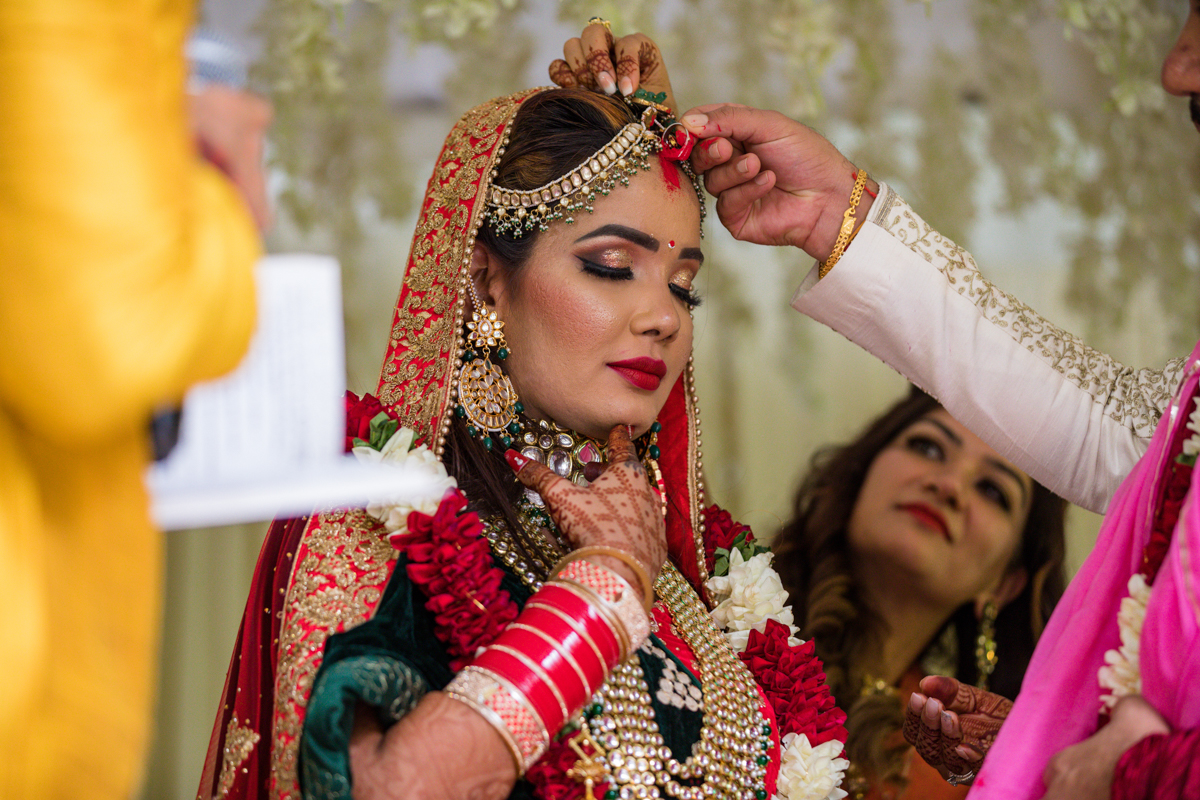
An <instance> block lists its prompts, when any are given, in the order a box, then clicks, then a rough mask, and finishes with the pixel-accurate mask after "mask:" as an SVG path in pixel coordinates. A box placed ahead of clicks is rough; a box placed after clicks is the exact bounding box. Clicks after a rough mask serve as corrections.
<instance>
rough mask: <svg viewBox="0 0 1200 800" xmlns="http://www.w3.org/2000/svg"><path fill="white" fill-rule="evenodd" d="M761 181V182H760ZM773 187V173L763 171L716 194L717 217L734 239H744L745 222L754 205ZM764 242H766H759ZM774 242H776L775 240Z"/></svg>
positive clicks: (747, 220) (749, 216) (750, 214)
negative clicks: (739, 184)
mask: <svg viewBox="0 0 1200 800" xmlns="http://www.w3.org/2000/svg"><path fill="white" fill-rule="evenodd" d="M760 181H761V182H760ZM774 187H775V173H774V172H770V171H768V172H763V173H760V174H759V175H758V177H756V178H755V179H754V180H752V181H748V182H746V183H743V184H742V185H741V186H735V187H734V188H732V189H726V190H725V191H723V192H721V194H720V195H718V196H717V217H718V218H720V220H721V224H722V225H724V226H725V227H726V228H728V229H729V232H730V233H732V234H733V237H734V238H735V239H744V238H745V236H746V235H749V234H745V233H744V231H745V227H746V223H747V222H749V221H750V218H751V216H752V212H753V211H754V205H755V203H757V202H758V201H759V200H761V199H762V198H763V197H765V196H766V195H767V193H768V192H770V191H771V189H773V188H774ZM760 244H766V242H760ZM774 244H778V242H775V243H774Z"/></svg>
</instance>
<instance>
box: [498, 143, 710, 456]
mask: <svg viewBox="0 0 1200 800" xmlns="http://www.w3.org/2000/svg"><path fill="white" fill-rule="evenodd" d="M670 169H674V167H670ZM594 209H595V210H594V212H593V213H591V214H588V213H586V212H583V213H580V214H578V215H576V217H575V223H574V224H572V225H567V224H565V223H563V222H561V221H560V222H556V223H554V224H552V225H551V226H550V228H549V230H547V231H545V232H543V233H542V234H541V235H540V236H539V238H538V240H537V242H536V243H535V244H534V247H533V251H532V254H531V257H530V258H529V260H528V261H527V262H526V264H525V265H524V267H522V268H521V269H520V270H519V271H517V272H516V273H515V274H513V275H508V274H506V273H504V272H503V271H500V270H489V271H488V275H489V278H488V280H487V285H486V292H487V294H488V295H490V296H491V299H492V301H493V302H494V304H495V309H496V312H497V314H498V315H499V317H500V319H501V320H502V321H503V322H504V332H505V335H506V337H507V339H508V343H509V350H510V351H511V355H510V356H509V358H508V359H507V361H506V362H505V367H506V368H507V370H508V373H509V376H510V378H511V379H512V382H513V386H514V388H515V389H516V390H517V394H518V396H519V397H520V399H521V402H522V403H523V404H524V405H525V411H526V413H527V414H529V415H530V416H532V417H533V418H535V419H550V420H553V421H555V422H557V423H559V424H560V425H563V426H565V427H567V428H569V429H571V430H574V431H577V432H579V433H582V434H585V435H587V436H592V437H595V438H598V439H601V440H603V439H604V438H605V437H607V436H608V433H609V431H610V430H611V429H612V427H613V426H615V425H618V424H625V425H632V426H633V428H634V435H635V436H636V435H640V434H641V433H644V432H645V431H646V430H647V429H648V428H649V427H650V425H651V423H653V422H654V419H655V417H657V416H658V412H659V410H660V409H662V407H663V404H664V403H665V402H666V399H667V395H668V394H669V393H670V391H671V387H672V386H674V384H675V381H676V379H677V378H678V377H679V375H680V373H681V372H682V371H683V369H684V367H685V366H686V365H687V360H688V356H689V355H690V354H691V352H692V319H691V315H690V314H689V311H690V309H691V307H692V306H693V305H694V304H695V302H696V300H695V295H694V290H693V288H692V287H693V284H694V282H695V279H696V273H697V272H698V271H699V269H700V264H701V262H702V261H703V259H704V256H703V254H702V253H701V251H700V204H699V202H698V200H697V198H696V193H695V192H694V191H692V188H691V185H690V183H689V181H688V180H687V178H686V177H685V176H683V175H682V174H680V175H679V180H678V181H672V182H668V180H666V179H665V178H664V177H663V174H662V168H661V166H660V164H659V163H658V161H657V159H656V160H654V162H653V166H652V168H651V171H650V172H644V173H639V174H638V175H637V176H636V177H634V178H633V179H631V180H630V183H629V186H627V187H621V186H618V187H616V188H615V189H614V190H613V191H612V193H611V194H609V195H608V196H607V197H597V199H596V202H595V204H594Z"/></svg>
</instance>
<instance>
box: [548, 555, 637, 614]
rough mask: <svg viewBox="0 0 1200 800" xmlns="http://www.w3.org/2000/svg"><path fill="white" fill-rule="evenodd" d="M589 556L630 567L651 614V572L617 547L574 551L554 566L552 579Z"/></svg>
mask: <svg viewBox="0 0 1200 800" xmlns="http://www.w3.org/2000/svg"><path fill="white" fill-rule="evenodd" d="M588 556H609V557H610V558H615V559H616V560H617V561H620V562H621V563H622V564H624V565H625V566H627V567H629V569H631V570H633V574H634V576H635V577H636V578H637V579H638V583H639V584H640V585H641V589H642V605H643V606H645V607H646V613H647V614H649V613H650V609H652V608H654V582H653V581H651V580H650V571H649V570H647V569H646V568H645V567H644V566H643V565H642V562H640V561H638V560H637V559H636V558H634V557H633V556H632V555H630V554H629V553H626V552H625V551H624V550H618V549H617V548H615V547H604V546H603V545H598V544H594V545H589V546H587V547H581V548H579V549H578V550H572V551H571V552H569V553H567V554H566V555H565V556H563V557H562V558H561V559H560V560H559V562H558V563H557V564H555V565H554V571H553V572H552V573H551V574H550V577H552V578H553V577H554V576H555V575H557V574H558V573H560V572H562V569H563V567H565V566H566V565H567V564H569V563H571V562H572V561H579V560H580V559H583V558H587V557H588Z"/></svg>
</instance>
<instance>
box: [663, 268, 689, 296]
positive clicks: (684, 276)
mask: <svg viewBox="0 0 1200 800" xmlns="http://www.w3.org/2000/svg"><path fill="white" fill-rule="evenodd" d="M693 278H695V273H694V272H692V270H690V269H681V270H679V271H678V272H676V273H675V274H674V275H672V276H671V280H669V281H668V283H670V284H671V285H672V286H678V287H679V288H680V289H686V290H687V291H689V292H690V291H691V290H692V279H693Z"/></svg>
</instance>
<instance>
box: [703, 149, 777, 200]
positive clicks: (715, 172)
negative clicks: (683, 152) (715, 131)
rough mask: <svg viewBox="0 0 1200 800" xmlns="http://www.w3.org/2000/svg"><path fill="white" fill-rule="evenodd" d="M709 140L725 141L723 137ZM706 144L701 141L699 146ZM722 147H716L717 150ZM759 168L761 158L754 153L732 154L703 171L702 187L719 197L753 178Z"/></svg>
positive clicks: (756, 175) (760, 167)
mask: <svg viewBox="0 0 1200 800" xmlns="http://www.w3.org/2000/svg"><path fill="white" fill-rule="evenodd" d="M709 141H715V142H718V143H720V142H725V140H724V139H710V140H709ZM706 144H708V142H701V143H700V147H704V146H705V145H706ZM697 149H699V148H697ZM723 149H724V148H718V151H720V150H723ZM761 169H762V159H760V158H759V157H758V156H756V155H755V154H754V153H746V154H745V155H733V156H730V158H729V160H727V161H726V162H725V163H724V164H719V165H717V166H715V167H713V168H712V169H709V170H707V171H706V172H705V173H704V188H705V189H708V191H709V193H711V194H713V195H715V196H718V197H719V196H720V195H721V194H723V193H724V192H727V191H729V190H730V189H732V188H734V187H736V186H742V185H744V184H746V183H749V182H750V181H752V180H754V179H755V178H757V177H758V174H759V170H761Z"/></svg>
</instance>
